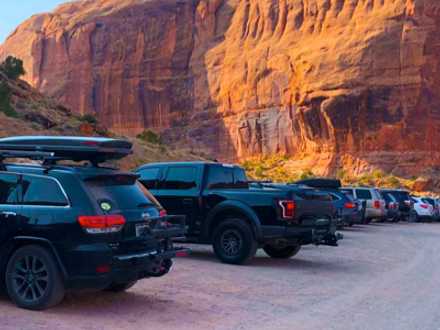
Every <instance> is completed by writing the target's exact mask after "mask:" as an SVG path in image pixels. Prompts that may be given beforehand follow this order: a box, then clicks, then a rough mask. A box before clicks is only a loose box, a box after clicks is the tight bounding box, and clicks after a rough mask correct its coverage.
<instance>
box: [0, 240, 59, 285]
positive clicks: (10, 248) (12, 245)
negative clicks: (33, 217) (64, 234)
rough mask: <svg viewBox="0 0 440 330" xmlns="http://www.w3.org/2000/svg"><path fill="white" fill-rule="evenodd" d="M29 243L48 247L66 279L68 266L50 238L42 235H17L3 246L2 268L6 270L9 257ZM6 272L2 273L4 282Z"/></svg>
mask: <svg viewBox="0 0 440 330" xmlns="http://www.w3.org/2000/svg"><path fill="white" fill-rule="evenodd" d="M27 245H38V246H41V247H43V248H46V249H47V250H48V251H49V252H50V253H51V254H52V255H53V257H54V260H55V262H56V264H57V266H58V269H59V271H60V272H61V275H62V278H63V279H64V280H65V279H67V277H68V274H67V271H66V268H65V267H64V264H63V262H62V260H61V258H60V255H59V253H58V252H57V250H56V248H55V246H54V245H53V244H52V242H50V241H49V240H48V239H45V238H41V237H32V236H16V237H14V238H12V239H11V240H10V241H9V242H8V243H7V244H6V245H5V246H4V247H2V250H3V251H2V254H1V261H0V263H1V265H0V267H1V269H4V270H6V266H7V264H8V262H9V259H10V258H11V257H12V255H13V254H14V252H15V251H17V250H18V249H19V248H21V247H24V246H27ZM4 276H5V274H4V272H2V273H1V280H2V283H4Z"/></svg>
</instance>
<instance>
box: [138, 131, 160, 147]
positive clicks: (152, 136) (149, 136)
mask: <svg viewBox="0 0 440 330" xmlns="http://www.w3.org/2000/svg"><path fill="white" fill-rule="evenodd" d="M137 138H138V139H140V140H143V141H145V142H148V143H152V144H161V143H162V141H161V138H160V135H159V134H157V133H155V132H153V131H151V130H145V131H143V132H142V133H141V134H139V135H138V136H137Z"/></svg>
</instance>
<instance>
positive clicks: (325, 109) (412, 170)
mask: <svg viewBox="0 0 440 330" xmlns="http://www.w3.org/2000/svg"><path fill="white" fill-rule="evenodd" d="M7 54H14V55H16V56H19V57H21V58H22V59H24V61H25V63H26V66H27V68H26V69H27V72H28V75H27V76H26V79H27V81H29V82H30V83H31V84H32V85H34V86H35V87H37V88H38V89H40V90H41V91H43V92H45V93H48V94H49V95H52V96H54V97H56V98H57V99H58V100H60V101H62V102H65V103H66V104H68V105H69V106H70V107H71V108H72V109H73V110H74V111H76V112H78V113H93V114H96V116H98V118H99V119H100V121H101V122H102V123H103V124H104V125H105V126H106V127H108V128H111V129H112V130H114V131H116V132H118V133H124V134H132V135H134V134H137V133H139V132H141V131H143V130H144V129H145V128H146V127H149V128H154V129H157V130H159V131H161V132H162V133H163V135H164V136H165V137H167V138H168V139H170V140H174V141H180V142H184V143H187V144H189V145H191V146H193V147H194V148H203V149H207V150H209V151H210V152H211V153H212V154H213V155H215V156H216V157H217V158H220V159H227V160H236V159H244V158H246V157H249V156H255V155H270V154H275V153H285V154H287V155H290V156H292V158H293V159H294V160H295V159H297V160H300V161H298V162H296V163H295V162H294V163H293V164H294V165H295V166H300V167H308V168H312V169H314V170H315V172H318V173H328V172H332V171H335V169H336V168H338V167H339V166H340V165H343V166H345V167H346V168H349V169H351V170H353V171H354V172H360V171H363V170H365V169H369V168H372V167H379V168H381V169H383V170H385V171H393V172H394V173H396V174H398V175H409V176H411V175H414V174H417V175H418V174H419V173H420V171H421V169H426V170H427V171H437V170H439V168H440V167H439V166H440V153H439V151H440V150H439V147H438V146H437V141H439V137H440V136H439V135H440V130H439V128H440V108H439V105H440V90H439V89H440V78H439V75H438V74H437V72H438V71H439V70H440V57H439V54H440V5H439V4H438V1H437V0H87V1H78V2H74V3H69V4H66V5H63V6H61V7H59V8H58V9H57V10H56V11H55V12H53V13H49V14H43V15H38V16H34V17H32V18H31V19H29V20H28V21H26V22H25V23H23V24H22V25H21V26H19V27H18V28H17V30H16V31H15V32H14V33H13V34H12V35H11V36H10V37H9V38H8V39H7V41H6V42H5V44H4V45H3V46H1V47H0V57H1V56H6V55H7Z"/></svg>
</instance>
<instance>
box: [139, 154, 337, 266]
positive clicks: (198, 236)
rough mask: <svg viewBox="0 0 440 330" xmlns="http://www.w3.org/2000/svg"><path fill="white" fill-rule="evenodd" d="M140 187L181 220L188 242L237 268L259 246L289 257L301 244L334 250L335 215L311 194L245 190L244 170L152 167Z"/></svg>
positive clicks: (194, 164)
mask: <svg viewBox="0 0 440 330" xmlns="http://www.w3.org/2000/svg"><path fill="white" fill-rule="evenodd" d="M135 172H136V173H138V174H139V175H140V182H141V183H142V184H143V185H144V186H145V187H146V188H148V189H149V190H150V191H151V192H152V193H153V195H154V196H155V197H156V198H157V199H158V200H159V202H160V203H161V204H162V205H163V207H164V208H165V209H166V210H167V211H168V213H169V214H172V215H185V216H186V223H187V238H186V241H187V242H190V243H202V244H212V245H213V247H214V251H215V253H216V255H217V257H218V258H219V259H220V260H221V261H223V262H226V263H231V264H242V263H245V262H246V261H248V260H250V259H251V258H252V257H253V256H254V255H255V253H256V251H257V249H258V248H260V247H262V248H263V249H264V251H265V252H266V253H267V254H268V255H269V256H271V257H273V258H290V257H292V256H293V255H295V254H296V253H298V251H299V250H300V248H301V246H302V245H306V244H326V245H332V246H337V241H338V239H339V238H340V236H339V235H337V234H336V225H335V223H334V220H333V219H334V215H335V210H334V208H333V206H332V204H331V203H330V202H328V201H326V200H320V199H319V198H316V199H315V198H313V196H312V195H313V190H312V189H299V190H298V191H297V192H296V191H294V190H291V189H289V190H284V189H280V188H277V187H275V186H274V187H268V186H264V187H263V186H258V185H257V186H255V185H251V184H250V183H249V181H248V179H247V177H246V173H245V171H244V169H242V168H241V167H238V166H234V165H226V164H220V163H214V162H212V163H211V162H186V163H155V164H148V165H145V166H142V167H140V168H138V169H137V170H136V171H135Z"/></svg>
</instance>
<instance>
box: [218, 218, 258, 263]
mask: <svg viewBox="0 0 440 330" xmlns="http://www.w3.org/2000/svg"><path fill="white" fill-rule="evenodd" d="M213 247H214V252H215V254H216V256H217V258H219V259H220V260H221V261H222V262H224V263H227V264H234V265H242V264H245V263H247V262H249V260H251V259H252V258H253V257H254V256H255V253H256V252H257V249H258V243H257V241H256V239H255V236H254V233H253V231H252V228H251V226H250V225H249V224H248V223H247V222H246V220H244V219H240V218H229V219H225V220H224V221H222V222H221V223H220V224H219V225H218V226H217V228H216V229H215V231H214V235H213Z"/></svg>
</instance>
